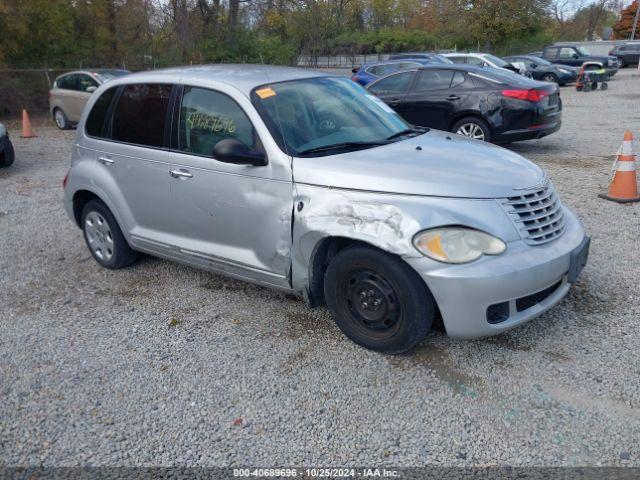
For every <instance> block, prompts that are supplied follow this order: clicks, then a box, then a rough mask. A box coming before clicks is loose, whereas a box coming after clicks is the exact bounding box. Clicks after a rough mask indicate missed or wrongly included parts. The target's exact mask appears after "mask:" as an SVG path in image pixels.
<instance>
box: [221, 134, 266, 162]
mask: <svg viewBox="0 0 640 480" xmlns="http://www.w3.org/2000/svg"><path fill="white" fill-rule="evenodd" d="M213 158H215V159H216V160H218V161H219V162H224V163H235V164H236V165H253V166H255V167H262V166H264V165H266V164H267V157H266V156H265V155H264V153H261V152H256V151H255V150H251V149H250V148H249V147H247V146H246V145H245V144H244V143H242V142H241V141H240V140H237V139H235V138H225V139H224V140H220V141H219V142H218V143H216V145H215V147H213Z"/></svg>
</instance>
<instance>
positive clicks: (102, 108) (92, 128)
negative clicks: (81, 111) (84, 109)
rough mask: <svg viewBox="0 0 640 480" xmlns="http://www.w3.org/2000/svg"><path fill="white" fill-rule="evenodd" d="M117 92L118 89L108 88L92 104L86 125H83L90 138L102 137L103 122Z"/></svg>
mask: <svg viewBox="0 0 640 480" xmlns="http://www.w3.org/2000/svg"><path fill="white" fill-rule="evenodd" d="M117 90H118V87H114V88H110V89H109V90H107V91H106V92H104V93H103V94H102V95H100V98H98V100H96V103H94V104H93V108H91V112H90V113H89V116H88V117H87V123H86V125H85V130H86V131H87V135H90V136H92V137H102V136H103V127H104V121H105V118H106V116H107V112H108V111H109V106H110V105H111V102H112V101H113V97H114V96H115V94H116V91H117Z"/></svg>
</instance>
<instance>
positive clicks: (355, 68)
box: [351, 67, 360, 74]
mask: <svg viewBox="0 0 640 480" xmlns="http://www.w3.org/2000/svg"><path fill="white" fill-rule="evenodd" d="M358 70H360V67H353V68H352V69H351V73H354V74H355V73H358Z"/></svg>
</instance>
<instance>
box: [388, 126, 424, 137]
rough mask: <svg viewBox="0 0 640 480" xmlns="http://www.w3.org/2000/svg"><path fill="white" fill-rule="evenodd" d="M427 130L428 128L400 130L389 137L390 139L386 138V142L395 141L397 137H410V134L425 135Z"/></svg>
mask: <svg viewBox="0 0 640 480" xmlns="http://www.w3.org/2000/svg"><path fill="white" fill-rule="evenodd" d="M428 130H429V129H428V128H424V129H422V128H406V129H404V130H400V131H399V132H397V133H394V134H393V135H391V136H390V137H387V140H395V139H396V138H398V137H403V136H405V135H411V134H412V133H418V134H420V133H425V132H427V131H428Z"/></svg>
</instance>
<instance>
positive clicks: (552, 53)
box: [544, 47, 558, 58]
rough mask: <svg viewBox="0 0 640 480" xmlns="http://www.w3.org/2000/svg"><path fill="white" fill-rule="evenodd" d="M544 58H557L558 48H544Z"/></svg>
mask: <svg viewBox="0 0 640 480" xmlns="http://www.w3.org/2000/svg"><path fill="white" fill-rule="evenodd" d="M544 56H545V57H546V58H558V48H557V47H549V48H545V49H544Z"/></svg>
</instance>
